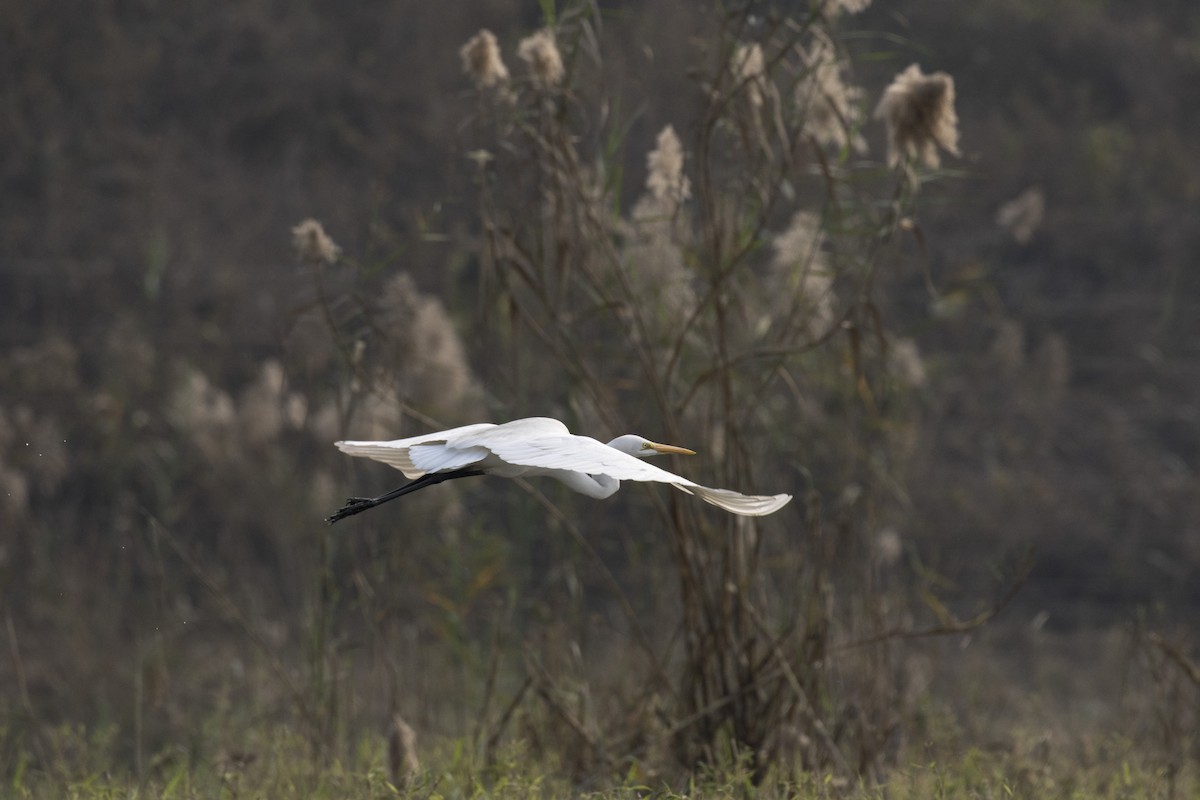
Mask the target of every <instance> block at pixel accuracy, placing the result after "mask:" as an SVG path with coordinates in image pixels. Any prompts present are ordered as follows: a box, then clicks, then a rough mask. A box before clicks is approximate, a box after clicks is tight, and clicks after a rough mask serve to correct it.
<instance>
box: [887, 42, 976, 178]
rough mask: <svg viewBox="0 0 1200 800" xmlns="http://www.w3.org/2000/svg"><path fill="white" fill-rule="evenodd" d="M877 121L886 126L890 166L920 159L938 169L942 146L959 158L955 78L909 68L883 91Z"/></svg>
mask: <svg viewBox="0 0 1200 800" xmlns="http://www.w3.org/2000/svg"><path fill="white" fill-rule="evenodd" d="M875 118H876V119H881V120H883V121H884V122H885V123H887V128H888V165H889V166H893V167H894V166H896V165H897V164H900V163H901V162H903V161H904V160H905V159H906V158H911V157H918V158H920V159H921V162H922V163H924V164H925V165H926V166H928V167H934V168H936V167H937V166H939V165H940V164H941V159H940V158H939V157H938V148H939V147H940V148H941V149H942V150H945V151H946V152H947V153H950V154H951V155H955V156H956V155H958V115H957V114H956V113H955V112H954V78H952V77H950V76H949V75H948V74H946V73H945V72H935V73H933V74H932V75H926V74H924V73H922V72H921V67H920V66H919V65H917V64H912V65H910V66H909V68H908V69H906V70H904V72H901V73H900V74H898V75H897V76H896V78H895V80H894V81H892V85H891V86H889V87H888V88H887V89H886V90H885V91H884V93H883V97H882V98H881V99H880V101H879V106H878V107H877V108H876V109H875Z"/></svg>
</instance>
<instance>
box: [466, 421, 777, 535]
mask: <svg viewBox="0 0 1200 800" xmlns="http://www.w3.org/2000/svg"><path fill="white" fill-rule="evenodd" d="M486 446H487V448H488V449H489V450H491V451H492V452H493V453H495V454H496V456H497V457H498V458H500V459H502V460H504V461H507V462H508V463H510V464H520V465H522V466H527V467H537V468H541V469H561V470H571V471H573V472H584V473H587V474H588V475H607V476H609V477H610V478H615V479H616V480H619V481H654V482H657V483H669V484H671V485H672V486H674V487H675V488H676V489H679V490H681V491H684V492H687V493H688V494H691V495H695V496H696V497H699V498H700V499H701V500H703V501H704V502H706V503H711V504H712V505H714V506H717V507H718V508H723V509H725V510H726V511H729V512H731V513H733V514H741V515H743V516H751V517H757V516H762V515H764V514H772V513H774V512H776V511H778V510H779V509H781V508H783V507H784V506H785V505H787V503H788V501H790V500H791V499H792V496H791V495H790V494H777V495H769V496H767V495H746V494H741V493H740V492H735V491H732V490H730V489H712V488H709V487H707V486H701V485H700V484H698V483H696V482H694V481H690V480H688V479H687V478H684V477H683V476H681V475H676V474H675V473H673V472H668V471H667V470H665V469H660V468H659V467H656V466H654V465H653V464H648V463H646V462H645V461H643V460H641V459H640V458H635V457H634V456H631V455H627V454H625V453H622V452H621V451H620V450H615V449H613V448H611V447H609V446H608V445H606V444H604V443H603V442H598V441H596V440H595V439H592V438H589V437H587V436H572V435H570V434H567V435H555V436H539V437H536V438H519V437H513V438H509V439H504V438H498V439H496V440H494V441H491V442H489V443H488V444H487V445H486Z"/></svg>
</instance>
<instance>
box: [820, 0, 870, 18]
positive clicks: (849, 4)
mask: <svg viewBox="0 0 1200 800" xmlns="http://www.w3.org/2000/svg"><path fill="white" fill-rule="evenodd" d="M869 5H871V0H825V16H827V17H836V16H837V15H838V14H840V13H842V12H843V11H845V12H846V13H847V14H857V13H859V12H860V11H865V10H866V8H867V6H869Z"/></svg>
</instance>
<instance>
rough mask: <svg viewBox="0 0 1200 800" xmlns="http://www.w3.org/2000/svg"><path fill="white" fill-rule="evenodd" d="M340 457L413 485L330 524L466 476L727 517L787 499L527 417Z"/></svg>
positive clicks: (636, 439)
mask: <svg viewBox="0 0 1200 800" xmlns="http://www.w3.org/2000/svg"><path fill="white" fill-rule="evenodd" d="M337 447H338V449H339V450H341V451H342V452H343V453H347V454H349V455H352V456H364V457H366V458H373V459H375V460H376V461H382V462H383V463H385V464H388V465H390V466H392V467H395V468H396V469H398V470H400V471H401V472H403V473H404V475H405V477H408V478H411V479H413V483H411V484H409V485H408V486H404V487H401V488H400V489H397V490H396V491H395V492H391V493H389V494H388V495H384V496H383V497H379V498H351V499H350V500H349V501H347V505H346V506H345V507H344V508H342V509H341V510H339V511H338V512H337V513H336V514H334V515H333V516H332V517H330V522H336V521H337V520H339V519H342V518H343V517H346V516H350V515H351V514H356V513H358V512H359V511H365V510H366V509H367V508H372V507H374V506H375V505H379V503H382V502H386V500H390V499H393V498H394V497H399V496H400V495H402V494H406V493H408V492H409V491H415V490H417V489H421V488H424V487H425V486H428V485H431V484H433V483H439V482H441V481H442V480H449V479H452V478H460V477H467V476H468V475H499V476H500V477H502V478H518V477H530V476H535V475H545V476H547V477H551V478H555V479H556V480H559V481H562V482H563V483H564V484H566V485H567V486H569V487H570V488H571V489H574V490H575V491H577V492H579V493H581V494H585V495H587V496H588V497H595V498H600V499H602V498H605V497H610V496H612V495H613V494H614V493H615V492H616V491H617V489H619V488H620V486H621V481H654V482H658V483H669V484H670V485H672V486H674V487H675V488H676V489H679V490H680V491H683V492H687V493H688V494H692V495H695V496H696V497H699V498H700V499H701V500H704V501H705V502H706V503H711V504H712V505H714V506H717V507H719V508H723V509H725V510H726V511H730V512H732V513H734V514H742V515H745V516H762V515H764V514H771V513H773V512H775V511H778V510H779V509H780V508H782V507H783V506H784V505H786V504H787V502H788V501H789V500H791V499H792V496H791V495H789V494H777V495H770V496H761V495H745V494H741V493H739V492H734V491H730V490H729V489H711V488H709V487H707V486H701V485H700V484H698V483H695V482H693V481H690V480H688V479H687V478H684V477H682V476H680V475H676V474H674V473H671V472H667V471H666V470H664V469H659V468H658V467H655V466H654V465H652V464H647V463H646V462H645V461H644V460H643V459H644V458H647V457H650V456H655V455H660V454H663V453H676V454H681V455H694V453H693V452H692V451H691V450H687V449H685V448H682V447H674V446H672V445H663V444H657V443H655V442H651V441H649V440H647V439H643V438H642V437H640V436H634V435H625V436H619V437H617V438H616V439H613V440H612V441H611V442H609V443H608V444H605V443H603V442H600V441H597V440H596V439H592V438H590V437H587V436H575V435H574V434H572V433H571V432H570V431H569V430H567V426H566V425H563V424H562V423H561V422H559V421H558V420H556V419H550V418H547V417H530V418H529V419H518V420H514V421H512V422H506V423H504V424H502V425H493V424H491V423H480V424H477V425H464V426H463V427H461V428H451V429H450V430H446V431H438V432H436V433H426V434H422V435H420V436H412V437H409V438H407V439H396V440H395V441H390V442H353V441H345V442H338V443H337Z"/></svg>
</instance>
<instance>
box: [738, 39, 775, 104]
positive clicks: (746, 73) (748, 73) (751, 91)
mask: <svg viewBox="0 0 1200 800" xmlns="http://www.w3.org/2000/svg"><path fill="white" fill-rule="evenodd" d="M729 71H730V72H732V73H733V77H734V78H736V79H737V81H738V82H739V83H744V84H745V87H746V97H747V98H749V100H750V105H752V106H754V107H756V108H757V107H759V106H761V105H762V104H763V99H764V96H765V95H766V93H767V86H766V82H767V64H766V59H764V58H763V51H762V47H761V46H760V45H759V44H758V43H757V42H751V43H749V44H739V45H738V46H737V49H736V50H734V51H733V58H732V59H730V61H729Z"/></svg>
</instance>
